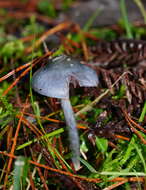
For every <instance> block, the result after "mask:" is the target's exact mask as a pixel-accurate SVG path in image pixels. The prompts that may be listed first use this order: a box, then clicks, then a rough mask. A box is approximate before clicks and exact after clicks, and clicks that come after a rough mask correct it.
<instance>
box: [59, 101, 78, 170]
mask: <svg viewBox="0 0 146 190" xmlns="http://www.w3.org/2000/svg"><path fill="white" fill-rule="evenodd" d="M61 106H62V109H63V112H64V116H65V120H66V124H67V126H68V133H69V141H70V149H71V151H72V162H73V164H74V168H75V170H76V171H77V170H79V168H80V161H79V159H78V158H79V156H80V145H79V136H78V131H77V128H76V120H75V116H74V112H73V109H72V105H71V103H70V100H69V99H61Z"/></svg>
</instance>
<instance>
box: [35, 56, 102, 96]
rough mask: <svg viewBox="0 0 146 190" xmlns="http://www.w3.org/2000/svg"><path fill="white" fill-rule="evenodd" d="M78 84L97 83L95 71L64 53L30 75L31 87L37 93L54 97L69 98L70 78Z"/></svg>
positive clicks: (89, 85)
mask: <svg viewBox="0 0 146 190" xmlns="http://www.w3.org/2000/svg"><path fill="white" fill-rule="evenodd" d="M73 79H75V81H77V82H78V84H79V85H80V86H85V87H94V86H97V85H98V82H99V81H98V76H97V74H96V72H95V71H94V70H93V69H91V68H90V67H88V66H85V65H83V64H81V63H80V62H79V61H77V60H75V59H72V58H70V57H69V56H66V55H61V56H58V57H55V58H53V59H51V60H49V63H48V64H47V65H45V66H44V67H41V68H40V69H39V70H38V71H36V72H35V73H34V75H33V77H32V88H33V89H34V90H35V91H36V92H38V93H39V94H42V95H45V96H48V97H54V98H69V84H70V83H71V82H73V81H72V80H73Z"/></svg>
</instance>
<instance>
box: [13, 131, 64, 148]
mask: <svg viewBox="0 0 146 190" xmlns="http://www.w3.org/2000/svg"><path fill="white" fill-rule="evenodd" d="M63 132H64V129H63V128H60V129H57V130H55V131H53V132H51V133H48V134H45V135H43V136H41V137H40V138H36V139H33V140H31V141H28V142H26V143H24V144H22V145H19V146H18V147H17V149H16V150H20V149H22V148H25V147H27V146H29V145H30V144H32V143H35V142H37V141H39V140H42V139H45V138H46V137H47V138H50V137H53V136H56V135H58V134H60V133H63Z"/></svg>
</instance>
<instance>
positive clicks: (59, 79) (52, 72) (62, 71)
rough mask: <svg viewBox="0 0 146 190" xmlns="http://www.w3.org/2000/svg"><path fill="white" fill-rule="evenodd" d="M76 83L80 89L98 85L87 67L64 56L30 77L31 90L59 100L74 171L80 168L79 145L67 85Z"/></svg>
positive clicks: (53, 59)
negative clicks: (66, 127)
mask: <svg viewBox="0 0 146 190" xmlns="http://www.w3.org/2000/svg"><path fill="white" fill-rule="evenodd" d="M74 82H78V84H79V85H80V86H81V87H82V86H85V87H94V86H97V85H98V77H97V74H96V72H95V71H94V70H93V69H91V68H90V67H88V66H85V65H83V64H81V63H80V62H79V61H77V60H75V59H72V58H70V57H69V56H66V55H61V56H58V57H55V58H52V59H50V60H49V63H48V64H46V65H45V66H43V67H41V68H40V69H39V70H37V71H36V72H35V73H34V75H33V77H32V88H33V89H34V91H36V92H37V93H39V94H41V95H44V96H47V97H54V98H59V99H60V100H61V106H62V109H63V112H64V116H65V120H66V124H67V126H68V132H69V141H70V149H71V151H72V161H73V165H74V168H75V170H79V168H80V161H79V159H78V158H79V156H80V144H79V136H78V131H77V128H76V125H77V124H76V120H75V116H74V112H73V109H72V106H71V103H70V100H69V84H70V83H73V84H74Z"/></svg>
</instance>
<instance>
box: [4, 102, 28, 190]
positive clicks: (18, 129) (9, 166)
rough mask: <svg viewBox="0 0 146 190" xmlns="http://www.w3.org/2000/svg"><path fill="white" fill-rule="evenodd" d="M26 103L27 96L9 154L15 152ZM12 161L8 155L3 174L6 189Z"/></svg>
mask: <svg viewBox="0 0 146 190" xmlns="http://www.w3.org/2000/svg"><path fill="white" fill-rule="evenodd" d="M27 103H28V98H27V99H26V102H25V105H24V108H23V110H22V112H21V117H20V119H19V122H18V125H17V128H16V132H15V135H14V139H13V144H12V148H11V151H10V154H11V155H13V154H14V152H15V147H16V143H17V138H18V134H19V131H20V127H21V122H22V118H23V112H24V111H25V109H26V105H27ZM12 161H13V158H12V157H10V159H9V161H8V166H7V171H6V175H5V180H4V187H3V190H6V185H7V181H8V174H9V172H10V170H11V165H12Z"/></svg>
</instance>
